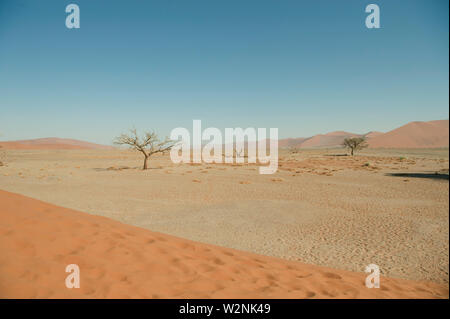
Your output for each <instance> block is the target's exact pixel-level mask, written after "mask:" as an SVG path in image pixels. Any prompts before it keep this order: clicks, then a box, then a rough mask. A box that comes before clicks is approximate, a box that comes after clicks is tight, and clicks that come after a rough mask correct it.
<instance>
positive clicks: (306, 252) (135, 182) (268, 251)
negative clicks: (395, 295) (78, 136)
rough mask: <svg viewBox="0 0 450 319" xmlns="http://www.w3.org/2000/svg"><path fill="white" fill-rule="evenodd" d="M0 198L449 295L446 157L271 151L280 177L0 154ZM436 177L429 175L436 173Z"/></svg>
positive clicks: (232, 169) (239, 168) (88, 156)
mask: <svg viewBox="0 0 450 319" xmlns="http://www.w3.org/2000/svg"><path fill="white" fill-rule="evenodd" d="M6 152H7V156H6V159H5V163H6V165H7V166H3V167H0V189H3V190H7V191H10V192H15V193H20V194H23V195H26V196H29V197H33V198H36V199H40V200H43V201H45V202H49V203H52V204H56V205H59V206H63V207H68V208H72V209H75V210H79V211H83V212H87V213H90V214H95V215H101V216H105V217H109V218H112V219H115V220H118V221H120V222H123V223H126V224H130V225H134V226H138V227H142V228H145V229H148V230H151V231H157V232H161V233H165V234H169V235H174V236H177V237H181V238H185V239H189V240H193V241H197V242H203V243H207V244H213V245H218V246H222V247H228V248H234V249H238V250H242V251H247V252H252V253H257V254H261V255H267V256H273V257H279V258H283V259H287V260H291V261H298V262H302V263H306V264H314V265H320V266H325V267H329V268H334V269H343V270H348V271H353V272H363V271H364V269H365V267H366V266H367V265H368V264H371V263H375V264H377V265H378V266H379V267H380V269H381V273H382V274H383V275H385V276H388V277H394V278H403V279H410V280H416V281H432V282H435V283H438V284H444V285H448V267H449V263H448V261H449V257H448V251H449V239H448V238H449V215H448V211H449V200H448V194H449V184H448V165H449V163H448V150H429V149H427V150H408V151H405V150H367V151H365V152H362V153H358V155H357V156H355V157H354V158H351V157H344V156H334V155H342V150H329V151H326V150H323V151H319V150H316V151H306V150H302V151H301V152H299V153H297V154H291V153H286V152H284V151H282V152H281V153H280V165H281V166H280V169H279V171H278V172H277V173H276V174H274V175H260V174H258V170H257V167H256V166H254V165H218V164H217V165H209V164H202V165H175V164H173V163H171V162H170V159H169V158H168V157H167V156H164V157H160V156H156V157H152V158H151V160H150V162H149V164H150V168H151V169H149V170H147V171H145V172H144V171H142V170H141V169H140V165H142V158H141V156H140V154H137V153H133V152H126V151H75V150H73V151H63V150H60V151H56V150H48V151H43V150H32V151H21V150H7V151H6ZM436 173H437V174H436Z"/></svg>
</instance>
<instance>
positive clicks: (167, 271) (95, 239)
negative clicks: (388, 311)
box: [0, 191, 448, 298]
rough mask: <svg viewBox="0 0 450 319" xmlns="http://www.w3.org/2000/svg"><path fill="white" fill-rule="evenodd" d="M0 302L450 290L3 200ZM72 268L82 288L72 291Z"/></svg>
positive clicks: (420, 294) (433, 294) (4, 195)
mask: <svg viewBox="0 0 450 319" xmlns="http://www.w3.org/2000/svg"><path fill="white" fill-rule="evenodd" d="M0 238H1V239H0V251H1V254H0V297H1V298H448V287H447V286H441V285H437V284H433V283H424V282H414V281H407V280H400V279H392V278H385V277H382V278H381V287H380V288H378V289H375V288H372V289H369V288H366V287H365V285H364V278H365V276H366V274H364V273H352V272H348V271H341V270H335V269H330V268H325V267H319V266H313V265H306V264H302V263H299V262H293V261H287V260H282V259H277V258H271V257H266V256H260V255H256V254H251V253H246V252H241V251H237V250H233V249H228V248H222V247H217V246H213V245H207V244H201V243H196V242H192V241H189V240H184V239H180V238H176V237H172V236H168V235H164V234H160V233H155V232H151V231H148V230H145V229H141V228H137V227H133V226H129V225H125V224H122V223H120V222H117V221H114V220H111V219H108V218H105V217H101V216H94V215H89V214H86V213H81V212H77V211H74V210H71V209H67V208H62V207H58V206H54V205H50V204H47V203H44V202H41V201H38V200H34V199H31V198H27V197H24V196H21V195H17V194H13V193H9V192H5V191H0ZM69 264H77V265H78V266H79V267H80V275H81V280H80V283H81V287H80V288H78V289H77V288H72V289H68V288H66V286H65V279H66V276H68V273H66V272H65V268H66V266H67V265H69Z"/></svg>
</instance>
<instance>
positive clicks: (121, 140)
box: [114, 129, 176, 169]
mask: <svg viewBox="0 0 450 319" xmlns="http://www.w3.org/2000/svg"><path fill="white" fill-rule="evenodd" d="M114 144H116V145H128V146H130V147H131V148H132V149H134V150H137V151H139V152H141V153H142V154H143V155H144V167H143V168H142V169H147V162H148V159H149V157H150V156H152V155H153V154H156V153H163V154H164V152H167V151H169V150H170V149H171V148H172V147H174V146H175V144H176V143H175V142H174V141H172V140H170V139H169V138H167V137H166V138H165V139H164V140H162V141H161V140H160V139H159V138H158V136H157V135H156V133H154V132H151V133H150V132H145V133H144V135H143V136H142V137H139V136H138V134H137V132H136V129H132V130H130V133H129V134H122V135H120V136H119V137H117V138H116V139H115V140H114Z"/></svg>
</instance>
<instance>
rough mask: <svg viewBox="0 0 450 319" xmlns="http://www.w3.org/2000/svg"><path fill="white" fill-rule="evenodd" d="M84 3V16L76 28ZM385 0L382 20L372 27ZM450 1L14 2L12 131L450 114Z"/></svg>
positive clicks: (346, 121) (3, 36)
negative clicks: (72, 17)
mask: <svg viewBox="0 0 450 319" xmlns="http://www.w3.org/2000/svg"><path fill="white" fill-rule="evenodd" d="M70 3H76V4H78V5H79V7H80V11H81V28H80V29H67V28H66V26H65V19H66V16H67V14H66V13H65V7H66V5H68V4H70ZM370 3H375V4H378V5H379V7H380V10H381V29H367V28H366V26H365V18H366V16H367V13H365V7H366V5H367V4H370ZM448 6H449V4H448V0H442V1H440V0H431V1H430V0H422V1H414V0H405V1H401V0H395V1H392V0H389V1H380V0H367V1H361V0H342V1H336V0H327V1H326V0H314V1H313V0H308V1H301V0H294V1H285V0H280V1H275V0H271V1H264V0H239V1H235V0H226V1H225V0H215V1H211V0H176V1H175V0H164V1H163V0H159V1H151V0H148V1H137V0H122V1H111V0H109V1H106V0H78V1H71V0H67V1H65V0H45V1H43V0H42V1H38V0H0V133H1V137H0V139H1V140H15V139H28V138H39V137H52V136H56V137H66V138H76V139H82V140H88V141H93V142H98V143H104V144H111V141H112V139H113V138H114V137H115V136H117V135H119V134H120V133H121V132H124V131H126V130H127V129H128V128H131V127H132V126H135V127H136V128H137V129H154V130H156V132H157V133H160V134H161V135H168V134H169V133H170V130H171V129H172V128H175V127H179V126H182V127H186V128H189V129H190V130H191V129H192V120H193V119H200V120H202V122H203V123H202V124H203V126H204V127H206V126H214V127H218V128H220V129H223V128H224V127H244V128H245V127H278V128H279V136H280V138H284V137H306V136H310V135H313V134H317V133H326V132H330V131H334V130H347V131H352V132H355V133H365V132H368V131H372V130H381V131H388V130H391V129H393V128H395V127H398V126H400V125H403V124H405V123H407V122H409V121H414V120H421V121H428V120H436V119H448V117H449V116H448V114H449V111H448V106H449V98H448V96H449V91H448V85H449V83H448V82H449V73H448V72H449V71H448V70H449V42H448V41H449V40H448V37H449V34H448V33H449V29H448V28H449V17H448V12H449V7H448Z"/></svg>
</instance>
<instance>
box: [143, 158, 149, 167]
mask: <svg viewBox="0 0 450 319" xmlns="http://www.w3.org/2000/svg"><path fill="white" fill-rule="evenodd" d="M147 161H148V156H147V155H146V156H145V157H144V168H143V169H144V170H145V169H147Z"/></svg>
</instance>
